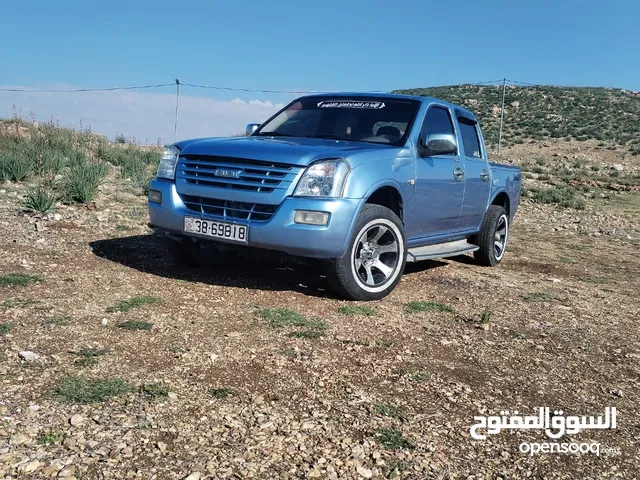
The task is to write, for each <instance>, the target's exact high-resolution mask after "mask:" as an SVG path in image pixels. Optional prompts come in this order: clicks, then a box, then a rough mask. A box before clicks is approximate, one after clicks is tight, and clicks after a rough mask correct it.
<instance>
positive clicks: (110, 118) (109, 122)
mask: <svg viewBox="0 0 640 480" xmlns="http://www.w3.org/2000/svg"><path fill="white" fill-rule="evenodd" d="M3 87H8V88H26V87H19V86H11V87H9V86H3ZM67 88H69V87H68V86H67ZM283 106H284V105H283V104H282V103H272V102H270V101H269V100H258V99H251V100H246V101H245V100H242V99H240V98H235V99H233V100H214V99H212V98H207V97H196V96H190V95H184V94H181V95H180V108H179V115H178V139H184V138H193V137H215V136H227V135H234V134H239V133H243V132H244V128H245V126H246V124H247V123H260V122H263V121H264V120H266V119H267V118H269V117H270V116H271V115H273V114H274V113H275V112H276V111H277V110H279V109H280V108H282V107H283ZM175 108H176V97H175V95H174V94H168V93H146V92H138V91H112V92H80V93H29V92H2V91H0V117H11V116H12V115H13V114H14V113H17V114H18V115H19V116H21V117H22V118H24V119H29V118H30V117H31V115H32V114H33V115H34V116H35V118H36V119H37V120H39V121H47V120H50V119H51V118H53V119H54V121H56V122H58V123H59V124H60V125H61V126H65V127H71V128H80V126H82V127H84V128H91V130H92V131H94V132H97V133H101V134H103V135H106V136H107V137H108V138H111V139H113V138H114V137H115V135H116V134H120V133H122V134H124V135H125V136H127V137H134V138H135V139H136V141H137V142H139V143H156V142H157V141H158V138H160V139H161V142H162V143H170V142H172V141H173V130H174V122H175Z"/></svg>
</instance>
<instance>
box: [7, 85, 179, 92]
mask: <svg viewBox="0 0 640 480" xmlns="http://www.w3.org/2000/svg"><path fill="white" fill-rule="evenodd" d="M173 85H175V84H174V83H159V84H157V85H138V86H133V87H108V88H74V89H57V88H51V89H33V90H31V89H28V88H5V87H0V92H25V93H77V92H112V91H114V90H140V89H145V88H160V87H172V86H173Z"/></svg>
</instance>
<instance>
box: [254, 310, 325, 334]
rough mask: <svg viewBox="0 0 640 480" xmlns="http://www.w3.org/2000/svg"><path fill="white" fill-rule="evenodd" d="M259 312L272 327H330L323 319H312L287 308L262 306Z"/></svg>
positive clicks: (318, 328)
mask: <svg viewBox="0 0 640 480" xmlns="http://www.w3.org/2000/svg"><path fill="white" fill-rule="evenodd" d="M257 314H258V315H259V316H260V317H261V318H262V319H263V320H266V321H267V322H268V323H269V326H270V327H271V328H283V327H306V328H310V329H315V330H326V329H327V328H329V326H328V325H327V323H326V322H324V321H322V320H310V319H308V318H306V317H305V316H304V315H302V314H301V313H298V312H296V311H294V310H288V309H286V308H261V309H259V310H258V311H257Z"/></svg>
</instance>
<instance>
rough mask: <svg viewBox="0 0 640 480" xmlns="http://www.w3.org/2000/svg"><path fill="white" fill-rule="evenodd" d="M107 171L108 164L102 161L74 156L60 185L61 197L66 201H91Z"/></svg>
mask: <svg viewBox="0 0 640 480" xmlns="http://www.w3.org/2000/svg"><path fill="white" fill-rule="evenodd" d="M108 171H109V166H108V165H107V164H106V163H104V162H92V161H88V160H79V159H78V158H77V157H76V158H75V159H74V160H73V165H72V166H71V168H70V169H69V171H68V174H67V178H66V179H65V181H64V183H63V185H62V191H63V198H64V199H65V201H68V202H80V203H89V202H91V201H92V200H93V199H94V198H95V197H96V194H97V193H98V187H99V186H100V184H101V183H102V180H104V177H105V176H106V175H107V173H108Z"/></svg>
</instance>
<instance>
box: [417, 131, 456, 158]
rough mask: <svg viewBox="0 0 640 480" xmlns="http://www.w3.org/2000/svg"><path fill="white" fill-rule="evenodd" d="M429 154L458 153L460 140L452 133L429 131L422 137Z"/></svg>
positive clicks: (423, 144)
mask: <svg viewBox="0 0 640 480" xmlns="http://www.w3.org/2000/svg"><path fill="white" fill-rule="evenodd" d="M422 146H423V147H424V149H425V150H426V152H425V153H426V154H427V155H444V154H447V153H454V154H455V153H458V141H457V140H456V137H455V135H451V134H450V133H428V134H426V135H425V136H424V137H423V139H422Z"/></svg>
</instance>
